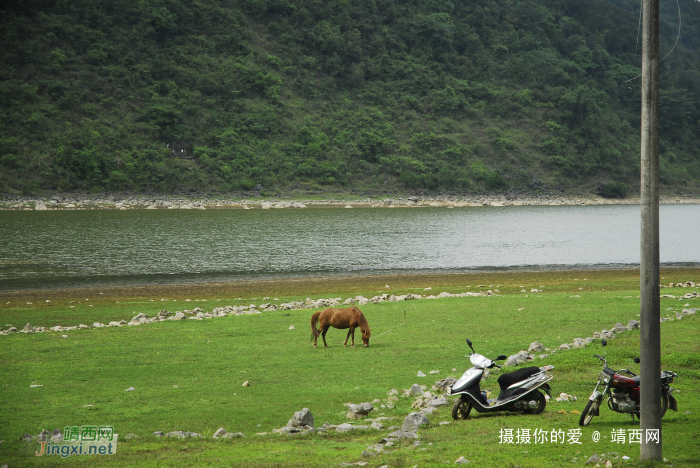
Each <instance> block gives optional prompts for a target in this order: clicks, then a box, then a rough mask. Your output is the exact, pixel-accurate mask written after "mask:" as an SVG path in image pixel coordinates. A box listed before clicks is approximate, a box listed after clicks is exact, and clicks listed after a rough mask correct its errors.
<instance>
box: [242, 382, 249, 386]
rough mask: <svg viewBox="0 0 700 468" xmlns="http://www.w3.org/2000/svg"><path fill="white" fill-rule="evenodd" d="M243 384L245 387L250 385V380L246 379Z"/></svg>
mask: <svg viewBox="0 0 700 468" xmlns="http://www.w3.org/2000/svg"><path fill="white" fill-rule="evenodd" d="M242 386H243V387H250V382H248V381H247V380H246V381H245V382H243V385H242Z"/></svg>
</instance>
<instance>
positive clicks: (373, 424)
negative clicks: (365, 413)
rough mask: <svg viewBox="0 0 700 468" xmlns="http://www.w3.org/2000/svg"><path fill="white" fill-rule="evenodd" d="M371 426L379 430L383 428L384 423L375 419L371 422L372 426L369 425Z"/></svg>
mask: <svg viewBox="0 0 700 468" xmlns="http://www.w3.org/2000/svg"><path fill="white" fill-rule="evenodd" d="M371 427H372V429H375V430H377V431H381V430H382V429H384V424H382V423H380V422H377V421H374V422H373V423H372V426H371Z"/></svg>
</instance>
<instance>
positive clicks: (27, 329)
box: [19, 323, 34, 333]
mask: <svg viewBox="0 0 700 468" xmlns="http://www.w3.org/2000/svg"><path fill="white" fill-rule="evenodd" d="M19 332H20V333H34V327H32V324H31V323H28V324H26V325H25V326H24V328H23V329H21V330H20V331H19Z"/></svg>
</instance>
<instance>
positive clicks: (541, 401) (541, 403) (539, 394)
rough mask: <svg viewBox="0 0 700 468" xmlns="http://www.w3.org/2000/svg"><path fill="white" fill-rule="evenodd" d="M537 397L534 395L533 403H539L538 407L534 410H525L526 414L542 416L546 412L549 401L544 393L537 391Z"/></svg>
mask: <svg viewBox="0 0 700 468" xmlns="http://www.w3.org/2000/svg"><path fill="white" fill-rule="evenodd" d="M535 394H536V395H533V397H534V398H533V401H536V402H537V406H536V407H534V408H528V409H527V410H525V412H526V413H528V414H540V413H542V412H543V411H544V408H545V407H546V406H547V399H546V398H545V397H544V395H543V394H542V392H540V391H537V392H535Z"/></svg>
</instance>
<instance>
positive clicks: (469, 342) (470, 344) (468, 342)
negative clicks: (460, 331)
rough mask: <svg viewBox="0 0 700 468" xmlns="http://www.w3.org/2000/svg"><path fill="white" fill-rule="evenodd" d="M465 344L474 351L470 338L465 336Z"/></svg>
mask: <svg viewBox="0 0 700 468" xmlns="http://www.w3.org/2000/svg"><path fill="white" fill-rule="evenodd" d="M467 345H468V346H469V347H470V348H471V349H472V351H473V352H475V353H476V351H474V348H473V347H472V340H470V339H469V338H467Z"/></svg>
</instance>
